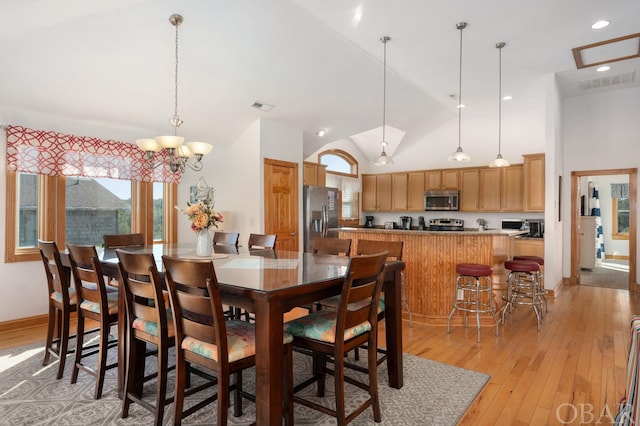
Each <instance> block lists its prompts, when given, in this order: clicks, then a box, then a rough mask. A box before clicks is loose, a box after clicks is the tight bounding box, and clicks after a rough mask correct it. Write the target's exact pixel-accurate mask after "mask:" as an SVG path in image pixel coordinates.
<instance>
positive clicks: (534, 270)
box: [502, 260, 544, 331]
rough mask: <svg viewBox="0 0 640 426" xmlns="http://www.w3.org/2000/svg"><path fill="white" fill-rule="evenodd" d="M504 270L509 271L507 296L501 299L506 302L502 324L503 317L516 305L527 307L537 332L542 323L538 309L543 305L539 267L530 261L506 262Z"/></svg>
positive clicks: (503, 318)
mask: <svg viewBox="0 0 640 426" xmlns="http://www.w3.org/2000/svg"><path fill="white" fill-rule="evenodd" d="M504 267H505V269H508V270H510V271H511V272H510V273H509V278H508V279H507V296H504V297H503V299H504V300H505V301H506V302H507V303H506V304H505V305H504V307H503V308H502V323H503V324H504V322H505V315H506V313H507V312H511V308H513V307H515V306H518V305H527V306H531V307H532V308H533V312H534V313H535V314H536V320H537V323H538V331H540V325H541V323H542V314H541V312H540V309H541V308H542V306H543V305H544V301H543V299H542V296H541V290H540V282H539V280H538V277H539V276H540V265H539V264H538V263H536V262H533V261H530V260H508V261H506V262H505V263H504Z"/></svg>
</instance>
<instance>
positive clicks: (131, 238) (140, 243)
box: [102, 234, 144, 248]
mask: <svg viewBox="0 0 640 426" xmlns="http://www.w3.org/2000/svg"><path fill="white" fill-rule="evenodd" d="M102 239H103V241H104V247H105V248H121V247H144V235H143V234H111V235H103V236H102Z"/></svg>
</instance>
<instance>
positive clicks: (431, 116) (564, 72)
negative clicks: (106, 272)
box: [0, 0, 640, 158]
mask: <svg viewBox="0 0 640 426" xmlns="http://www.w3.org/2000/svg"><path fill="white" fill-rule="evenodd" d="M173 13H179V14H181V15H182V16H183V17H184V23H183V24H182V26H181V27H180V43H179V49H180V53H179V54H180V56H179V58H180V63H179V114H180V116H181V118H182V119H183V120H184V124H183V126H182V127H181V128H180V130H179V132H180V134H181V135H182V136H185V137H186V138H188V139H191V140H202V141H207V142H210V143H213V144H214V145H220V146H223V145H228V144H230V143H232V142H234V141H235V140H236V139H237V138H238V137H239V136H240V135H241V134H242V133H243V132H244V130H245V129H247V128H248V126H249V125H250V124H251V123H252V122H254V121H255V120H256V119H258V118H269V119H272V120H276V121H279V122H282V123H285V124H288V125H291V126H294V127H297V128H300V129H302V130H303V131H304V153H305V154H310V153H312V152H314V151H316V150H317V149H319V148H320V147H321V146H322V145H323V144H325V143H327V142H331V141H336V140H340V139H345V138H351V140H352V141H354V143H356V144H357V146H358V147H359V148H360V149H361V151H362V152H363V154H364V155H365V156H368V157H370V158H371V157H373V158H374V157H375V156H376V155H377V154H378V153H379V148H380V146H379V141H380V136H379V135H378V131H377V130H376V129H378V128H380V126H381V124H382V52H383V50H382V44H381V42H380V37H381V36H383V35H388V36H390V37H391V41H390V42H389V44H388V45H387V64H388V68H387V69H388V74H387V117H386V123H387V125H389V126H391V127H393V128H394V129H391V130H390V135H389V136H390V137H389V139H390V146H389V149H388V151H390V152H391V153H393V152H394V151H395V150H397V149H399V147H401V146H402V145H404V144H411V143H413V142H415V141H417V140H419V139H420V138H422V137H424V136H425V135H427V134H429V133H430V132H433V131H434V130H435V129H437V128H439V127H440V126H442V125H443V123H446V122H449V121H451V120H454V119H455V118H456V116H457V109H456V104H457V102H456V101H455V99H452V96H451V95H455V94H456V93H457V88H458V64H459V62H458V61H459V56H458V55H459V51H458V46H459V32H458V30H457V29H456V23H458V22H460V21H466V22H468V24H469V26H468V27H467V28H466V29H465V30H464V59H463V93H464V103H465V104H466V105H467V108H476V109H486V108H491V109H495V108H496V103H497V86H498V79H497V72H498V71H497V60H498V59H497V50H496V49H495V43H496V42H499V41H504V42H506V43H507V46H506V47H505V48H504V50H503V83H502V85H503V92H504V93H505V94H506V93H508V94H510V95H512V96H513V98H514V102H528V101H529V100H531V99H538V100H539V99H540V96H543V95H544V94H541V93H540V90H539V85H538V84H537V83H538V82H539V81H540V79H543V78H545V77H548V76H550V75H556V77H557V81H558V83H559V87H560V90H561V94H562V95H563V96H580V95H581V94H583V93H592V92H593V91H601V90H615V89H624V88H626V87H631V86H635V85H638V84H639V82H638V75H639V74H638V73H639V72H640V60H639V59H638V58H637V57H636V58H632V59H628V60H625V61H619V62H611V63H610V64H609V65H610V66H611V69H610V70H609V71H607V72H605V73H597V72H596V71H595V67H586V68H583V69H577V66H576V62H575V61H574V56H573V54H572V48H576V47H579V46H584V45H588V44H591V43H597V42H600V41H604V40H609V39H614V38H617V37H622V36H626V35H629V34H634V33H639V32H640V24H638V22H639V21H638V16H640V2H638V1H637V0H610V1H606V2H604V1H601V0H562V1H558V0H537V1H531V2H525V1H510V2H506V1H503V0H484V1H481V2H480V1H477V0H457V1H435V0H393V1H388V0H367V1H364V0H357V1H356V0H233V1H229V0H189V1H180V0H100V1H91V2H87V1H85V0H57V1H55V2H52V1H47V0H30V1H25V0H5V1H3V16H4V19H3V25H2V26H0V41H1V45H2V46H3V49H2V59H0V70H1V71H0V75H1V76H2V77H1V78H0V120H1V121H2V123H1V124H25V125H31V126H37V127H38V128H47V129H51V130H57V131H62V132H65V131H73V132H75V133H79V132H82V131H83V130H84V129H91V130H85V133H86V132H89V131H91V135H92V136H99V137H110V138H120V139H124V140H128V141H131V142H133V141H134V140H135V139H137V138H143V137H149V136H156V135H159V134H167V133H169V132H170V131H171V130H172V129H171V127H170V124H169V121H168V119H169V118H170V117H171V116H172V115H173V102H174V74H173V73H174V65H175V64H174V59H175V58H174V42H175V32H174V27H172V26H171V24H170V23H169V21H168V18H169V16H170V15H171V14H173ZM598 19H607V20H610V21H611V25H609V26H608V27H606V28H604V29H602V30H598V31H594V30H592V29H590V28H589V26H590V25H591V24H592V23H593V22H594V21H596V20H598ZM634 43H635V44H634ZM634 47H635V49H636V56H637V52H638V49H639V46H638V41H637V39H632V40H630V41H627V42H626V45H621V46H620V47H614V48H612V49H610V50H611V51H608V52H606V53H604V55H611V56H613V57H615V56H620V55H624V54H625V53H624V50H625V49H629V48H630V49H631V50H632V51H633V49H634ZM597 55H600V53H596V52H591V51H589V52H585V57H584V59H585V62H589V61H591V62H593V61H596V60H595V59H593V58H594V57H595V56H597ZM607 60H608V59H607ZM596 79H597V80H596ZM593 80H595V81H593ZM580 82H583V84H582V85H581V84H580ZM581 87H582V89H581ZM585 87H588V88H586V89H585ZM256 101H258V102H262V103H267V104H271V105H273V106H274V107H273V109H272V110H271V111H269V112H266V111H262V110H259V109H256V108H252V104H254V102H256ZM72 123H73V124H72ZM79 123H80V124H81V125H80V124H79ZM321 128H322V129H326V130H327V134H326V135H325V136H324V137H322V138H321V137H318V136H316V131H317V130H318V129H321Z"/></svg>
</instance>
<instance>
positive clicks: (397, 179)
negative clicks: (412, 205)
mask: <svg viewBox="0 0 640 426" xmlns="http://www.w3.org/2000/svg"><path fill="white" fill-rule="evenodd" d="M408 176H409V174H408V173H394V174H392V175H391V210H393V211H394V212H406V211H407V210H408V209H409V205H408V199H407V195H408V193H407V191H408V178H409V177H408Z"/></svg>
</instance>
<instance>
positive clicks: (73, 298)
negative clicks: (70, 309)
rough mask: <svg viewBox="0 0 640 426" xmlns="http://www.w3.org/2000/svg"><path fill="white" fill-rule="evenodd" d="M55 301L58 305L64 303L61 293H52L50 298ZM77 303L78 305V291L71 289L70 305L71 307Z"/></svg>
mask: <svg viewBox="0 0 640 426" xmlns="http://www.w3.org/2000/svg"><path fill="white" fill-rule="evenodd" d="M50 297H51V298H52V299H53V300H55V301H56V302H58V303H62V293H60V292H59V291H54V292H53V293H51V296H50ZM76 303H78V297H77V295H76V289H75V288H69V304H70V305H75V304H76Z"/></svg>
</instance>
